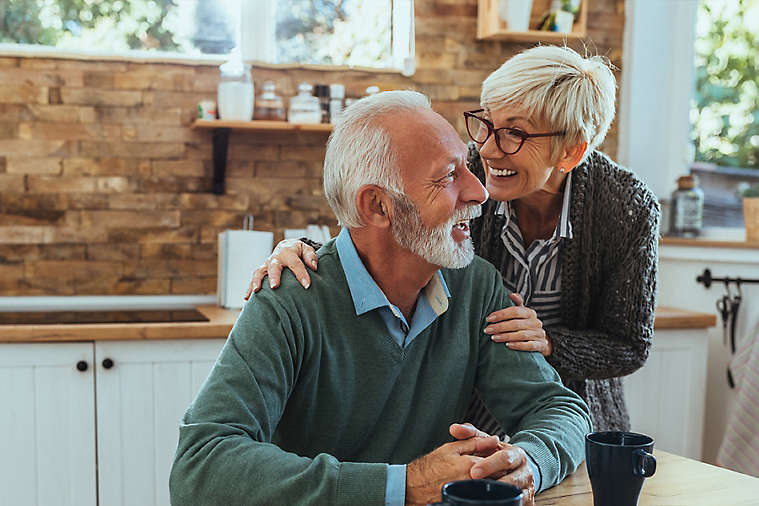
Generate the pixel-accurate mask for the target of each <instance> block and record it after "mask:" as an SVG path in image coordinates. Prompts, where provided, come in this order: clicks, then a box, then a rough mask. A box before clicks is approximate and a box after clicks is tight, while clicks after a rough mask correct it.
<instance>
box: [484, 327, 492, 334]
mask: <svg viewBox="0 0 759 506" xmlns="http://www.w3.org/2000/svg"><path fill="white" fill-rule="evenodd" d="M485 333H486V334H492V333H493V327H485Z"/></svg>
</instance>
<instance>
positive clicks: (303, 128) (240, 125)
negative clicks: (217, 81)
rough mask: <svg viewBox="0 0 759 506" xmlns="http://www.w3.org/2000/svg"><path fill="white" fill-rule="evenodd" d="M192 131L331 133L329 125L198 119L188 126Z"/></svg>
mask: <svg viewBox="0 0 759 506" xmlns="http://www.w3.org/2000/svg"><path fill="white" fill-rule="evenodd" d="M190 128H192V129H197V128H205V129H215V128H229V129H230V130H252V131H257V132H271V131H288V132H295V131H300V132H331V131H332V125H331V124H330V123H289V122H287V121H262V120H256V121H223V120H220V119H198V120H195V122H193V124H192V125H191V126H190Z"/></svg>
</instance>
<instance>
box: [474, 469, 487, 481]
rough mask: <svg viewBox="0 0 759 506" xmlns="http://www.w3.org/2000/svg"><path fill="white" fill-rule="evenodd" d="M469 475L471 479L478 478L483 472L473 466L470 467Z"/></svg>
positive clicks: (483, 474) (482, 475)
mask: <svg viewBox="0 0 759 506" xmlns="http://www.w3.org/2000/svg"><path fill="white" fill-rule="evenodd" d="M471 475H472V478H473V479H475V480H477V479H479V478H482V477H484V476H485V473H484V472H483V471H482V470H481V469H480V468H477V467H475V468H472V472H471Z"/></svg>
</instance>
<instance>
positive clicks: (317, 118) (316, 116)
mask: <svg viewBox="0 0 759 506" xmlns="http://www.w3.org/2000/svg"><path fill="white" fill-rule="evenodd" d="M311 90H312V87H311V85H310V84H308V83H300V84H299V85H298V94H297V95H296V96H294V97H293V98H291V99H290V110H289V111H288V114H287V121H289V122H290V123H320V122H321V120H322V110H321V106H320V105H319V99H318V98H316V97H315V96H313V95H311Z"/></svg>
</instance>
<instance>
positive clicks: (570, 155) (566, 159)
mask: <svg viewBox="0 0 759 506" xmlns="http://www.w3.org/2000/svg"><path fill="white" fill-rule="evenodd" d="M586 149H588V143H587V142H585V141H583V142H582V143H580V144H575V145H574V146H571V147H568V148H565V149H564V152H563V153H562V155H561V158H560V159H559V162H558V163H557V164H556V167H559V168H561V169H564V172H569V171H571V170H572V169H574V168H575V167H577V165H578V164H579V163H580V160H582V155H584V154H585V150H586Z"/></svg>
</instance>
